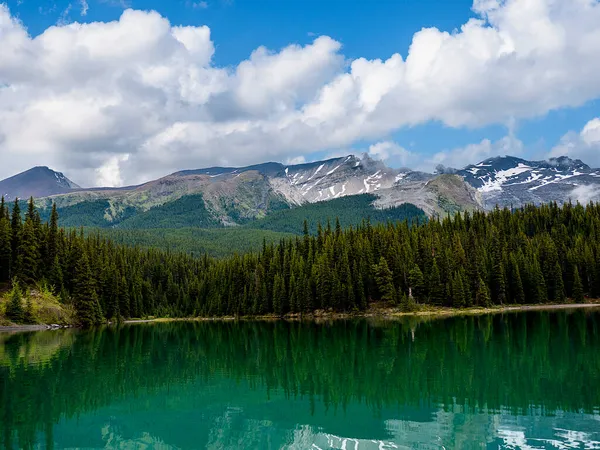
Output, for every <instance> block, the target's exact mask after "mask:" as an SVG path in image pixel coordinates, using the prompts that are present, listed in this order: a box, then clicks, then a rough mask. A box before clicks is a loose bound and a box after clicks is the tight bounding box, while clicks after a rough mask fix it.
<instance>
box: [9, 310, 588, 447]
mask: <svg viewBox="0 0 600 450" xmlns="http://www.w3.org/2000/svg"><path fill="white" fill-rule="evenodd" d="M599 318H600V314H598V313H597V312H589V311H588V312H584V311H573V312H568V311H561V312H555V313H549V312H535V313H534V312H530V313H520V314H508V315H504V316H500V315H496V316H480V317H469V318H454V319H446V320H436V321H427V322H420V321H417V320H415V319H413V320H407V321H402V322H383V323H368V322H367V321H344V322H334V323H331V324H320V325H318V324H314V323H306V324H301V323H284V322H277V323H269V322H238V323H231V322H215V323H206V322H202V323H200V322H198V323H170V324H149V325H135V326H125V327H122V328H119V329H115V328H110V329H104V330H96V331H90V332H79V331H75V330H67V331H58V332H40V333H27V334H17V335H1V336H0V405H1V406H0V408H1V409H0V442H1V443H0V446H2V448H5V449H13V448H33V447H39V448H78V447H86V448H164V449H170V448H265V449H266V448H289V449H300V448H315V449H316V448H321V449H331V448H336V449H341V448H345V449H347V450H351V449H352V450H353V449H355V448H360V449H371V448H373V449H379V448H424V449H429V448H600V435H599V430H600V414H599V411H598V408H599V407H600V390H599V389H598V388H597V386H598V385H599V384H598V382H599V381H600V333H599V332H598V320H599Z"/></svg>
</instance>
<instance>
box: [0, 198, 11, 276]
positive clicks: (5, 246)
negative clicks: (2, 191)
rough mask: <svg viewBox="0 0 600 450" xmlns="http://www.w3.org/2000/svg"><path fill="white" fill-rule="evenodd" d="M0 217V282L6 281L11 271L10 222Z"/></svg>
mask: <svg viewBox="0 0 600 450" xmlns="http://www.w3.org/2000/svg"><path fill="white" fill-rule="evenodd" d="M3 198H4V197H3ZM1 216H2V217H0V282H1V281H8V280H9V279H10V273H11V258H12V256H11V253H12V250H11V232H10V222H9V221H8V220H7V219H6V217H4V215H3V214H1Z"/></svg>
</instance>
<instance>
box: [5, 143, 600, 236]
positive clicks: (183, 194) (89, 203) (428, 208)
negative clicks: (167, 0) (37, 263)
mask: <svg viewBox="0 0 600 450" xmlns="http://www.w3.org/2000/svg"><path fill="white" fill-rule="evenodd" d="M0 193H1V194H3V195H4V196H5V197H6V198H7V199H12V198H14V197H19V198H26V197H29V196H33V197H35V198H36V203H37V204H38V206H39V207H40V208H41V209H42V211H44V210H46V211H47V210H48V209H49V207H50V206H51V204H52V203H53V202H55V203H56V204H57V207H58V208H59V211H60V213H61V217H62V218H63V220H66V221H67V222H68V223H67V224H68V225H87V226H98V227H121V228H153V227H156V226H160V224H165V223H166V222H168V224H170V225H173V223H174V224H175V227H184V226H198V227H204V228H211V227H223V226H231V225H244V224H247V223H249V222H254V221H256V220H261V219H264V218H265V217H267V216H269V215H271V214H273V213H274V212H276V211H280V210H289V209H295V208H298V207H305V206H306V205H310V204H314V203H317V202H331V201H332V200H335V199H341V198H345V197H349V196H357V195H363V196H364V195H367V196H368V198H369V202H368V204H369V205H371V207H372V208H373V210H376V209H378V210H382V209H383V210H386V209H388V208H396V207H398V206H399V205H403V204H412V205H415V206H416V207H417V208H420V209H421V210H422V211H424V213H425V214H427V215H428V216H433V215H444V214H447V213H453V212H457V211H466V210H475V209H488V210H489V209H492V208H494V207H495V206H496V205H498V206H500V207H503V206H512V207H519V206H523V205H525V204H529V203H533V204H540V203H545V202H549V201H557V202H559V203H562V202H566V201H569V200H571V201H581V202H588V201H590V200H600V169H592V168H590V167H589V166H587V165H586V164H585V163H583V162H582V161H580V160H573V159H570V158H567V157H560V158H553V159H550V160H547V161H527V160H524V159H520V158H515V157H511V156H505V157H496V158H490V159H486V160H485V161H482V162H480V163H477V164H474V165H469V166H467V167H465V168H463V169H461V170H455V169H446V170H444V173H436V174H431V173H425V172H419V171H413V170H410V169H394V168H390V167H387V166H386V165H385V164H384V163H383V162H381V161H376V160H373V159H371V158H370V157H369V156H367V155H363V156H362V157H358V156H355V155H348V156H344V157H340V158H333V159H328V160H325V161H317V162H312V163H308V164H299V165H284V164H280V163H274V162H269V163H264V164H258V165H253V166H247V167H238V168H233V167H210V168H205V169H197V170H184V171H180V172H176V173H173V174H171V175H168V176H166V177H163V178H160V179H158V180H153V181H150V182H147V183H144V184H141V185H138V186H128V187H122V188H88V189H86V188H82V187H80V186H78V185H77V184H75V183H73V182H72V181H70V180H69V179H68V178H66V177H65V176H64V175H63V174H62V173H59V172H54V171H53V170H51V169H49V168H47V167H35V168H33V169H30V170H28V171H26V172H23V173H21V174H18V175H15V176H13V177H10V178H7V179H6V180H3V181H0ZM334 205H340V206H339V207H340V208H344V207H345V206H344V205H345V204H344V203H343V202H339V201H338V202H332V203H331V206H332V207H333V206H334ZM365 214H366V213H365ZM157 224H158V225H157Z"/></svg>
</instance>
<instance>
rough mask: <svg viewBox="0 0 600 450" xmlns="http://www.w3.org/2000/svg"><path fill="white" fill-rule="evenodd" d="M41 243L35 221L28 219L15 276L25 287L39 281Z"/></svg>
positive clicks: (24, 228) (20, 244) (20, 245)
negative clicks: (37, 235) (39, 246)
mask: <svg viewBox="0 0 600 450" xmlns="http://www.w3.org/2000/svg"><path fill="white" fill-rule="evenodd" d="M38 245H39V241H38V238H37V237H36V233H35V224H34V219H33V218H30V216H28V217H27V219H26V220H25V225H24V226H23V231H22V234H21V239H20V240H19V250H18V256H17V264H16V269H15V272H16V273H15V276H17V277H18V278H19V279H20V280H21V281H22V282H23V284H25V285H30V284H33V283H35V282H36V281H37V280H38V264H39V260H40V251H39V248H38Z"/></svg>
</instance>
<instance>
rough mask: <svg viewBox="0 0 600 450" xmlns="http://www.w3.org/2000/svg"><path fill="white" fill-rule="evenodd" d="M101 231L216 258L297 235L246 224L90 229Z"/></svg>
mask: <svg viewBox="0 0 600 450" xmlns="http://www.w3.org/2000/svg"><path fill="white" fill-rule="evenodd" d="M86 231H87V233H88V234H90V233H100V234H101V235H103V236H106V237H108V238H110V239H111V240H112V241H114V242H116V243H119V244H125V245H129V246H137V247H140V248H156V249H160V250H165V251H166V250H168V251H173V252H184V253H188V254H191V255H194V256H200V255H204V254H207V255H209V256H213V257H216V258H222V257H225V256H230V255H233V254H234V253H237V254H243V253H248V252H251V251H258V250H260V249H261V247H262V245H263V242H266V243H267V244H271V243H277V242H279V241H280V240H281V239H285V238H291V237H294V235H293V234H290V233H280V232H275V231H270V230H251V229H247V228H241V227H236V228H220V229H202V228H178V229H174V228H154V229H144V230H136V229H118V228H114V229H110V230H107V229H97V228H96V229H88V230H86Z"/></svg>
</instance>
